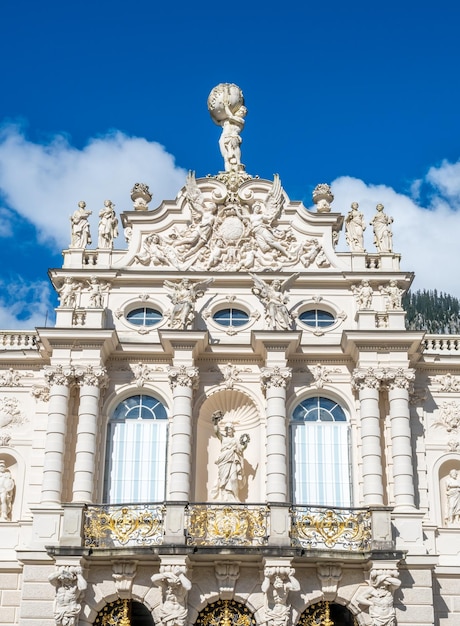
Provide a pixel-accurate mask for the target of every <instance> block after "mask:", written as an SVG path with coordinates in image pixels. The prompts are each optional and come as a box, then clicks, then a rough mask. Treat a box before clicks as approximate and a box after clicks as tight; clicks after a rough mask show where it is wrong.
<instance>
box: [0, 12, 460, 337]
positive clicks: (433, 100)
mask: <svg viewBox="0 0 460 626" xmlns="http://www.w3.org/2000/svg"><path fill="white" fill-rule="evenodd" d="M158 5H160V6H158ZM459 22H460V8H459V6H458V4H457V3H455V2H454V1H453V0H452V1H450V2H446V1H445V0H440V1H438V2H436V3H433V2H424V1H422V2H414V1H412V0H407V1H403V2H401V1H400V2H393V1H392V0H389V1H387V2H385V3H379V4H377V3H370V2H365V3H364V2H349V3H344V2H337V1H335V0H331V1H329V2H327V1H324V2H322V3H311V2H289V1H287V2H283V3H279V5H277V6H275V7H270V6H268V5H267V3H262V2H250V1H248V2H247V3H246V4H245V3H241V2H240V3H236V2H233V3H231V2H227V3H216V2H194V3H191V2H182V1H181V0H179V1H178V2H175V3H164V2H163V3H161V4H160V3H157V2H153V1H151V0H150V1H144V0H134V1H132V2H129V3H126V2H119V1H118V0H112V1H111V2H108V1H106V0H93V1H92V2H88V1H85V0H83V1H81V2H78V3H76V2H73V1H72V0H70V1H69V2H65V3H64V2H54V1H51V0H49V1H46V0H45V1H44V2H41V3H37V2H36V1H32V0H16V1H15V2H14V3H13V2H9V3H4V6H3V7H2V25H3V28H2V33H1V37H0V55H1V56H0V58H1V59H2V84H3V90H2V96H1V98H0V287H1V289H0V327H1V328H20V327H33V326H35V325H43V323H44V319H45V317H46V315H47V314H48V317H49V318H50V317H52V311H53V307H54V306H55V304H56V300H55V298H54V296H53V294H52V293H51V290H50V288H49V283H48V280H47V277H46V271H47V268H48V267H51V266H54V267H56V266H57V267H59V266H60V265H61V254H60V251H61V249H62V248H64V247H67V245H68V243H69V241H70V232H69V231H70V227H69V216H70V214H71V213H72V211H73V210H74V209H75V208H76V205H77V203H78V201H79V200H85V201H86V202H87V204H88V207H89V208H90V209H91V210H92V211H93V218H94V217H96V216H97V213H98V211H99V209H100V208H101V207H102V204H103V201H104V199H106V198H110V199H111V200H113V201H114V202H115V205H116V210H117V211H119V212H120V211H123V210H125V209H129V208H130V206H131V201H130V197H129V195H130V190H131V187H132V185H133V183H134V182H137V181H141V182H145V183H147V184H149V186H150V189H151V191H152V192H153V193H154V201H153V203H152V206H153V204H154V203H155V202H157V203H159V202H160V201H161V200H162V199H168V198H172V197H175V195H176V194H177V192H178V190H179V188H180V187H181V186H182V185H183V183H184V182H185V175H186V172H187V170H189V169H193V170H195V171H196V174H197V176H205V175H206V174H208V173H211V174H214V173H216V172H217V171H219V170H221V169H222V167H223V166H222V158H221V155H220V152H219V149H218V144H217V141H218V137H219V133H220V130H219V128H218V127H217V126H215V125H214V124H213V122H212V121H211V119H210V117H209V113H208V111H207V108H206V100H207V96H208V94H209V92H210V90H211V89H212V88H213V87H214V86H215V85H216V84H218V83H220V82H234V83H236V84H238V85H239V86H240V87H241V88H242V90H243V92H244V95H245V99H246V105H247V108H248V116H247V118H246V125H245V129H244V133H243V135H242V137H243V144H242V161H243V162H244V163H245V165H246V169H247V171H248V172H249V173H250V174H253V175H255V174H258V175H260V176H262V177H266V178H272V176H273V174H274V173H275V172H276V173H279V174H280V177H281V181H282V184H283V186H284V188H285V189H286V191H287V193H288V194H289V196H290V197H291V199H293V200H302V201H303V202H304V203H305V205H306V206H311V205H312V201H311V192H312V190H313V188H314V187H315V186H316V184H318V183H319V182H328V183H332V186H333V190H334V194H335V202H334V205H333V207H334V210H336V211H340V212H342V213H344V214H345V213H346V212H348V210H349V206H350V203H351V202H352V201H354V200H356V201H358V202H359V203H360V207H361V209H362V210H363V211H364V212H365V214H366V216H368V217H369V219H370V218H371V217H372V214H373V212H374V210H375V205H376V204H377V203H378V202H382V203H383V204H384V205H385V209H386V211H387V212H388V213H389V214H391V215H392V216H393V217H394V228H393V230H394V247H395V251H397V252H401V254H402V267H403V269H405V270H408V271H412V270H414V271H415V272H416V275H417V278H416V282H415V283H414V287H415V288H424V287H426V288H430V289H433V288H435V287H436V288H438V289H440V290H442V291H446V292H449V293H452V294H455V295H457V296H460V282H459V280H458V278H457V273H458V270H457V266H458V252H457V249H458V241H457V240H458V233H459V232H460V160H459V159H460V116H459V106H458V102H459V100H460V93H459V92H460V84H459V80H458V68H459V66H460V43H459V41H460V39H459V37H458V29H459ZM93 232H95V226H93ZM366 237H367V241H366V245H367V248H368V249H369V250H372V248H373V246H372V233H371V228H370V227H368V229H367V231H366ZM342 239H344V238H343V237H342ZM117 243H118V245H119V246H120V247H123V246H124V245H125V244H124V241H123V240H122V238H121V237H120V240H119V242H117Z"/></svg>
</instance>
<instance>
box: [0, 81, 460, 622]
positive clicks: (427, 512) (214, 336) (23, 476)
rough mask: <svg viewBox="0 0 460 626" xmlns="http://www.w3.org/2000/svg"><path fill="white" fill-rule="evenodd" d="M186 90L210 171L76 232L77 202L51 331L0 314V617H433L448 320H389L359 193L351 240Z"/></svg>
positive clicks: (443, 474) (453, 615)
mask: <svg viewBox="0 0 460 626" xmlns="http://www.w3.org/2000/svg"><path fill="white" fill-rule="evenodd" d="M208 105H209V107H210V111H211V115H212V117H213V119H214V121H215V122H216V123H217V124H219V125H221V126H222V138H221V141H220V149H221V152H222V156H223V159H224V171H222V172H219V173H218V174H217V175H215V176H208V177H205V178H199V177H198V178H197V177H196V176H195V174H193V173H190V174H189V176H188V177H187V180H186V181H184V188H183V189H182V190H180V191H179V193H178V196H177V198H176V199H175V200H168V201H164V202H162V203H161V204H160V205H159V206H157V207H155V208H150V207H149V203H150V202H151V200H152V196H151V194H150V191H149V189H148V187H147V186H146V185H143V184H136V185H135V186H134V188H133V190H132V195H131V197H132V200H133V209H132V210H131V211H127V212H125V213H122V214H121V215H120V216H119V217H120V219H119V220H118V218H117V217H116V216H115V213H114V211H113V205H112V203H111V202H110V201H106V203H105V207H106V209H105V210H103V212H101V215H100V219H101V225H100V232H99V241H98V245H99V246H100V247H98V248H96V249H89V248H88V247H87V246H88V243H89V241H90V238H89V230H88V225H87V223H86V222H85V220H86V218H87V216H86V217H85V212H86V208H85V204H84V203H83V202H81V203H80V205H79V208H78V209H77V211H76V212H75V213H74V216H73V217H72V239H71V241H72V244H71V246H70V247H69V249H67V250H64V252H63V255H64V262H63V267H62V268H59V269H53V270H51V271H50V277H51V280H52V283H53V285H54V287H55V289H56V290H57V292H58V294H59V297H60V306H59V307H58V308H57V309H56V325H55V327H53V328H41V329H36V330H31V331H30V332H29V333H26V332H6V331H3V332H1V333H0V368H1V369H0V493H1V512H0V513H1V514H0V557H1V558H0V623H1V624H4V625H5V626H6V625H10V624H11V625H13V624H14V625H21V626H28V625H30V626H32V625H33V626H53V625H54V624H57V625H60V624H62V625H63V626H72V625H76V624H80V625H90V624H103V623H110V624H123V625H124V626H126V625H127V624H132V625H134V626H136V625H137V626H144V625H148V624H156V625H158V624H163V625H165V626H186V625H193V624H195V623H197V624H202V623H203V624H204V623H206V624H208V623H220V622H221V621H222V622H223V623H225V624H235V626H236V624H237V623H238V624H242V623H244V624H248V625H249V624H257V625H259V624H261V625H262V624H263V625H267V626H290V625H291V624H292V625H295V624H301V625H302V626H304V625H305V626H306V625H308V624H316V623H326V624H327V623H328V624H329V625H330V626H333V625H336V626H338V625H345V626H348V625H350V626H353V625H354V624H359V625H360V626H394V625H395V624H398V625H400V626H402V625H406V624H407V625H409V624H414V625H415V624H416V625H417V626H425V625H427V626H428V625H435V626H454V625H456V624H457V623H458V622H459V620H460V585H459V582H458V581H459V577H460V563H459V558H458V555H459V553H460V482H459V481H460V478H459V477H460V435H459V431H460V337H457V336H453V335H445V336H443V335H436V336H434V335H430V336H426V335H424V333H422V332H411V331H406V330H405V324H404V321H405V312H404V311H403V309H402V307H401V296H402V294H403V293H404V292H405V291H406V290H407V289H408V288H409V286H410V283H411V281H412V278H413V275H412V274H411V273H410V272H408V271H405V270H402V269H401V268H400V255H399V254H398V253H395V252H393V251H392V237H391V228H393V226H392V221H393V220H392V218H391V217H390V216H388V215H386V214H385V213H384V211H383V207H380V208H379V209H378V211H377V220H375V221H374V236H375V239H376V241H375V246H376V250H375V252H372V253H369V252H366V251H365V248H364V245H363V240H362V239H361V238H362V237H363V232H362V230H363V229H362V214H361V213H359V212H358V210H357V209H358V207H357V206H355V207H353V212H354V213H353V215H351V216H350V215H349V216H348V217H347V218H346V219H345V216H343V215H341V214H340V213H336V212H334V208H333V205H332V206H331V204H332V203H333V200H334V198H333V196H332V194H331V193H330V189H329V187H328V185H324V184H322V185H318V186H317V187H316V189H315V191H314V194H313V200H314V203H315V210H313V211H309V210H307V209H306V208H305V207H304V206H303V205H302V204H301V203H299V202H292V201H291V200H290V199H289V198H288V197H287V195H286V193H285V192H284V190H283V188H282V185H281V182H280V179H279V178H278V176H275V177H274V180H273V181H267V180H261V179H259V178H257V177H252V176H250V175H249V174H248V173H246V171H245V167H244V165H242V163H241V136H240V133H241V132H242V130H243V126H244V117H245V113H246V109H245V108H244V100H243V98H242V94H241V92H240V91H239V89H238V88H237V87H236V86H235V85H226V84H225V85H219V86H218V87H216V88H215V90H213V92H211V95H210V99H209V102H208ZM102 213H103V214H102ZM355 219H358V220H360V221H359V224H358V227H356V225H351V222H352V221H353V220H355ZM377 222H378V223H379V226H378V227H377V226H376V223H377ZM119 223H120V225H121V226H122V227H123V228H124V233H125V236H126V240H127V243H126V248H125V249H118V248H114V246H113V243H114V242H113V240H114V238H115V237H116V234H117V232H118V231H117V229H118V225H119ZM344 223H345V224H346V228H347V241H348V242H349V247H350V250H349V252H337V251H336V243H337V239H338V237H339V235H340V233H341V231H342V230H344ZM394 228H397V223H396V224H395V225H394ZM341 236H344V235H343V234H342V235H341ZM93 239H94V238H93ZM129 411H134V412H135V411H139V412H138V413H136V414H135V413H129ZM134 433H137V435H134ZM139 433H140V434H139ZM131 437H132V439H131ZM124 464H126V465H124ZM165 468H166V469H165ZM153 483H155V485H154V486H152V484H153ZM120 494H121V495H120ZM127 494H128V495H127ZM143 494H144V495H143ZM145 494H149V495H148V496H146V495H145ZM126 498H128V499H126ZM101 503H102V504H101ZM315 611H316V613H315ZM104 616H105V620H106V621H105V622H104ZM108 620H112V621H108ZM213 620H214V621H213ZM314 620H316V621H314ZM321 620H323V621H322V622H321ZM327 620H329V622H328V621H327Z"/></svg>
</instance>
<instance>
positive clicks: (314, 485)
mask: <svg viewBox="0 0 460 626" xmlns="http://www.w3.org/2000/svg"><path fill="white" fill-rule="evenodd" d="M349 432H350V429H349V423H348V421H347V417H346V415H345V412H344V410H343V409H342V407H341V406H340V405H339V404H337V402H335V401H334V400H330V399H329V398H324V397H321V396H314V397H312V398H307V399H306V400H304V401H303V402H301V403H300V404H298V405H297V406H296V408H295V409H294V412H293V414H292V422H291V440H292V496H293V501H294V503H295V504H303V505H325V506H337V507H340V506H343V507H349V506H351V476H350V444H349Z"/></svg>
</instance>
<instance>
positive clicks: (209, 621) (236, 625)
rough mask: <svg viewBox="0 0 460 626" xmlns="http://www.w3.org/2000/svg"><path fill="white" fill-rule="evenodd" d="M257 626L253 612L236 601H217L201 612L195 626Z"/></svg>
mask: <svg viewBox="0 0 460 626" xmlns="http://www.w3.org/2000/svg"><path fill="white" fill-rule="evenodd" d="M216 624H222V626H256V621H255V619H254V616H253V614H252V613H251V611H250V610H249V609H248V608H247V607H246V606H244V604H240V603H239V602H236V601H235V600H217V602H214V603H213V604H208V606H207V607H205V608H204V609H203V610H202V611H200V613H199V615H198V617H197V620H196V622H195V626H214V625H216Z"/></svg>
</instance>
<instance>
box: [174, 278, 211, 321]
mask: <svg viewBox="0 0 460 626" xmlns="http://www.w3.org/2000/svg"><path fill="white" fill-rule="evenodd" d="M213 280H214V279H213V278H208V280H203V281H201V282H197V283H194V282H192V281H191V280H189V279H188V278H183V279H182V280H180V281H179V282H175V283H173V282H172V281H170V280H165V281H164V286H165V288H166V290H167V291H168V292H169V293H168V297H169V298H170V299H171V302H172V303H173V308H172V309H171V311H170V312H169V318H170V322H171V328H178V329H180V330H186V329H188V328H190V327H191V325H192V323H193V320H194V318H195V302H196V301H197V299H198V298H201V296H203V295H204V292H205V290H206V288H207V287H209V285H210V284H211V283H212V282H213Z"/></svg>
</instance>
